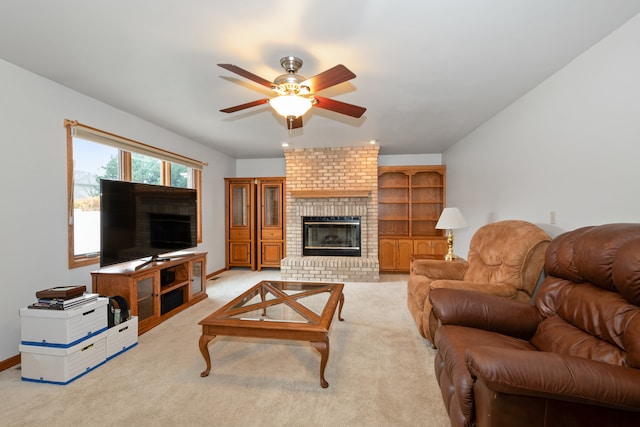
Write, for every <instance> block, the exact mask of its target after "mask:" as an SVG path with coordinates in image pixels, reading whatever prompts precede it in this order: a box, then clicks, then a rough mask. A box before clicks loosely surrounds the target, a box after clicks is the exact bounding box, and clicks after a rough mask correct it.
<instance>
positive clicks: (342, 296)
mask: <svg viewBox="0 0 640 427" xmlns="http://www.w3.org/2000/svg"><path fill="white" fill-rule="evenodd" d="M343 305H344V294H340V304H339V305H338V320H340V321H343V320H344V319H343V318H342V306H343Z"/></svg>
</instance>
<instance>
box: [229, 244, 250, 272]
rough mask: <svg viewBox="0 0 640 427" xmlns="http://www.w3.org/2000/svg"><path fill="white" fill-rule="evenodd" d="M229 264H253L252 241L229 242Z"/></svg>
mask: <svg viewBox="0 0 640 427" xmlns="http://www.w3.org/2000/svg"><path fill="white" fill-rule="evenodd" d="M229 265H233V266H251V242H229Z"/></svg>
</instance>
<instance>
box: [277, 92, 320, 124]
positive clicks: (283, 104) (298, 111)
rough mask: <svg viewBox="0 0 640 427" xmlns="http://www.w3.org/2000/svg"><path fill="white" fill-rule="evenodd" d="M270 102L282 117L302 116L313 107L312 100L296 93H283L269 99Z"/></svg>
mask: <svg viewBox="0 0 640 427" xmlns="http://www.w3.org/2000/svg"><path fill="white" fill-rule="evenodd" d="M269 104H271V107H273V109H274V110H276V112H277V113H278V114H280V115H281V116H282V117H285V118H287V117H300V116H302V115H303V114H304V113H306V112H307V111H309V109H310V108H311V105H312V103H311V100H310V99H309V98H304V97H302V96H296V95H281V96H276V97H275V98H272V99H270V100H269Z"/></svg>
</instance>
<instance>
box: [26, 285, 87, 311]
mask: <svg viewBox="0 0 640 427" xmlns="http://www.w3.org/2000/svg"><path fill="white" fill-rule="evenodd" d="M86 290H87V288H86V286H84V285H74V286H56V287H53V288H49V289H44V290H42V291H38V292H36V298H38V301H37V302H35V303H33V304H31V305H30V306H29V308H33V309H44V310H69V309H71V308H76V307H78V306H81V305H84V304H87V303H89V302H91V301H95V300H96V299H98V294H89V293H86Z"/></svg>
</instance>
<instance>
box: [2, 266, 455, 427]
mask: <svg viewBox="0 0 640 427" xmlns="http://www.w3.org/2000/svg"><path fill="white" fill-rule="evenodd" d="M279 278H280V272H279V271H278V270H268V271H265V270H263V271H262V272H259V273H258V272H250V271H248V270H231V271H228V272H225V273H223V274H222V275H221V276H219V278H218V279H217V280H210V281H209V282H208V284H207V285H208V286H207V293H208V294H209V298H208V299H207V300H205V301H202V302H200V303H198V304H196V305H195V306H193V307H191V308H189V309H187V310H185V311H184V312H182V313H180V314H178V315H176V316H174V317H172V318H171V319H169V320H167V321H166V322H164V323H163V324H161V325H159V326H157V327H156V328H154V329H152V330H151V331H149V332H147V333H146V334H144V335H142V336H140V338H139V344H138V346H137V347H134V348H133V349H131V350H130V351H128V352H126V353H124V354H122V355H120V356H118V357H116V358H115V359H113V360H111V361H109V362H108V363H106V364H105V365H103V366H101V367H99V368H97V369H96V370H94V371H92V372H90V373H88V374H87V375H85V376H83V377H81V378H79V379H78V380H76V381H74V382H72V383H70V384H68V385H66V386H58V385H49V384H38V383H31V382H24V381H21V380H20V369H19V367H14V368H11V369H8V370H6V371H4V372H1V373H0V396H1V397H0V414H2V415H1V418H0V420H1V421H0V424H2V425H4V426H39V427H42V426H47V427H48V426H80V425H83V426H91V425H96V426H127V427H129V426H260V427H265V426H267V427H268V426H434V427H437V426H448V425H450V424H449V420H448V418H447V415H446V413H445V410H444V406H443V403H442V399H441V397H440V391H439V388H438V386H437V383H436V380H435V376H434V372H433V358H434V354H435V351H434V350H433V349H431V347H430V346H429V345H428V343H427V342H426V341H425V340H424V339H423V338H421V337H420V336H419V335H418V333H417V331H416V329H415V326H414V324H413V321H412V320H411V317H410V315H409V313H408V310H407V308H406V303H405V301H406V278H407V276H403V275H400V276H398V275H387V276H384V275H383V277H382V279H381V280H382V281H381V282H380V283H346V285H345V288H344V294H345V305H344V310H343V317H344V319H345V321H344V322H339V321H338V320H337V317H336V318H334V322H333V324H332V329H331V332H330V354H329V361H328V364H327V368H326V371H325V377H326V379H327V381H328V382H329V388H327V389H323V388H321V387H320V380H319V367H320V356H319V354H318V353H317V351H316V350H314V349H313V348H312V347H311V346H310V345H309V343H305V342H291V341H273V340H258V339H244V338H230V337H218V338H216V339H215V340H213V341H212V342H211V343H210V344H209V349H210V352H211V359H212V370H211V374H210V375H209V376H208V377H206V378H201V377H200V372H201V371H202V370H204V368H205V363H204V359H203V358H202V355H201V354H200V351H199V349H198V338H199V337H200V333H201V330H200V328H199V326H198V324H197V323H198V321H200V320H202V319H203V318H204V317H206V316H207V315H208V314H210V313H211V312H212V311H213V310H215V309H216V308H218V307H220V306H221V305H222V304H224V303H226V302H227V301H228V300H230V299H231V298H232V297H233V296H235V295H236V294H238V293H239V292H241V291H243V290H245V289H247V288H248V287H250V286H251V285H253V284H255V283H257V282H258V281H259V280H261V279H279Z"/></svg>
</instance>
